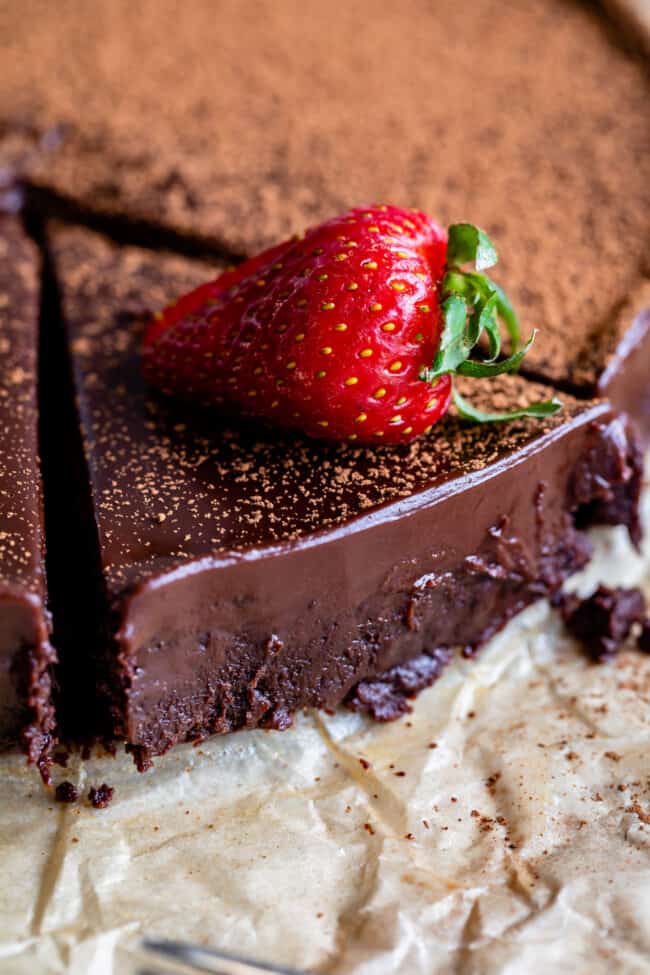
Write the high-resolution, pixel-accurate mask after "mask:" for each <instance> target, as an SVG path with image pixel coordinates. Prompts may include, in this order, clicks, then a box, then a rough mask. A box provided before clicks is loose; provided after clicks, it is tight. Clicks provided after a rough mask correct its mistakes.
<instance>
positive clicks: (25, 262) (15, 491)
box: [0, 216, 54, 768]
mask: <svg viewBox="0 0 650 975" xmlns="http://www.w3.org/2000/svg"><path fill="white" fill-rule="evenodd" d="M38 265H39V262H38V256H37V254H36V252H35V249H34V248H33V246H32V244H31V242H30V241H29V240H28V239H27V237H26V236H25V233H24V231H23V229H22V227H21V225H20V223H19V222H18V221H17V220H15V219H14V218H12V217H8V216H4V217H3V216H0V747H1V746H6V745H10V744H11V745H13V744H16V743H17V742H20V743H21V744H22V746H23V747H24V748H25V750H26V751H27V754H28V756H29V758H30V760H31V761H34V762H41V763H43V762H44V761H45V757H46V755H47V752H48V749H49V746H50V743H51V734H52V731H53V728H54V709H53V706H52V701H51V678H50V668H51V666H52V664H53V662H54V652H53V650H52V647H51V646H50V642H49V630H50V617H49V613H48V611H47V608H46V584H45V565H44V534H43V514H42V489H41V473H40V463H39V454H38V412H37V410H38V393H37V377H36V370H37V358H38V311H39V286H38ZM43 767H44V766H43ZM44 768H45V767H44Z"/></svg>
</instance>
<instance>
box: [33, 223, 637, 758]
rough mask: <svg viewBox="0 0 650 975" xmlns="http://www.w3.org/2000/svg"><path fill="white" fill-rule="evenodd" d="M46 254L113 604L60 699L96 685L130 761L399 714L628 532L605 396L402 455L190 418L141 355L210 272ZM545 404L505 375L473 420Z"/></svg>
mask: <svg viewBox="0 0 650 975" xmlns="http://www.w3.org/2000/svg"><path fill="white" fill-rule="evenodd" d="M52 242H53V254H54V258H55V262H56V267H57V272H58V275H59V281H60V287H61V291H62V308H63V317H64V323H65V329H66V332H67V337H68V341H69V343H70V349H71V355H72V365H73V377H74V386H75V393H76V395H77V397H78V403H79V419H80V424H81V430H82V433H83V437H84V442H85V450H86V458H87V462H88V472H89V493H90V497H91V500H92V503H93V507H94V517H95V522H96V526H97V539H98V558H99V562H100V564H101V584H100V588H101V590H102V598H103V600H104V607H103V617H102V624H103V632H104V639H103V643H102V648H101V652H100V653H99V654H98V655H97V658H96V660H97V668H96V671H95V673H94V674H91V673H90V671H89V669H88V668H85V667H84V666H83V663H84V660H85V659H87V646H86V645H85V643H84V641H80V642H78V644H77V645H76V646H74V645H69V646H68V647H66V648H65V651H66V656H67V673H68V674H69V675H72V674H74V673H75V671H76V672H77V681H76V684H75V682H74V680H73V678H72V677H71V676H70V677H69V679H68V680H67V682H66V683H67V687H66V693H67V694H68V700H67V704H66V707H67V708H68V709H69V710H71V709H73V708H74V706H75V701H76V700H80V699H82V698H88V697H92V695H93V693H94V694H95V695H96V700H97V702H98V704H97V706H96V707H94V709H95V710H96V711H97V710H98V708H99V707H100V706H101V703H102V702H105V703H106V704H107V708H106V709H105V712H104V721H105V722H106V725H105V728H106V730H108V731H110V732H111V733H113V734H115V735H117V736H118V737H121V738H123V739H125V740H126V742H127V743H128V745H129V747H130V748H131V749H132V750H134V751H135V752H136V755H137V756H138V757H139V759H140V761H145V760H146V758H147V756H149V755H155V754H160V753H162V752H164V751H166V750H167V749H168V748H170V747H171V746H172V745H173V744H175V743H177V742H180V741H187V740H197V739H200V738H202V737H204V736H206V735H209V734H214V733H219V732H227V731H233V730H236V729H238V728H252V727H257V726H262V727H274V728H283V727H286V726H287V725H288V724H289V723H290V721H291V715H292V713H293V712H295V711H296V710H297V709H299V708H302V707H307V706H314V707H326V708H331V707H333V706H334V705H336V704H337V703H339V702H340V701H342V700H344V699H347V700H348V701H349V702H350V703H352V704H353V706H355V707H363V708H366V709H367V710H368V711H370V712H371V713H373V714H374V715H375V716H376V717H379V718H386V717H392V716H395V715H396V714H397V713H399V711H400V710H401V709H402V708H403V704H401V703H400V701H401V699H402V698H403V697H405V696H409V695H411V694H412V693H414V692H415V691H416V690H417V689H418V688H419V687H421V686H424V685H425V684H426V683H427V682H430V680H431V679H433V678H434V677H435V676H436V674H437V672H439V670H440V669H441V666H442V665H443V663H444V661H445V659H446V657H447V655H448V650H449V648H451V647H456V646H461V647H462V648H464V649H465V651H466V652H467V653H471V652H473V651H474V650H475V649H476V648H478V647H479V646H480V645H481V644H482V643H484V642H485V641H486V640H487V639H488V638H489V637H490V636H491V635H492V634H494V633H495V632H496V631H497V630H498V629H499V628H500V627H502V626H503V625H504V624H505V622H506V621H507V620H508V619H509V618H510V617H512V616H513V615H514V614H515V613H517V612H518V611H519V610H521V609H523V608H524V607H525V606H526V605H528V604H529V603H530V602H532V601H534V600H535V599H538V598H540V597H542V596H545V595H549V594H551V593H553V592H555V591H556V590H557V588H558V587H559V586H560V585H561V583H562V581H563V580H564V579H565V578H566V576H567V575H569V574H570V573H571V572H573V571H575V570H576V569H577V568H579V567H580V566H582V565H583V564H584V563H585V561H586V559H587V558H588V554H589V546H588V543H587V540H586V538H585V536H584V534H583V531H582V527H583V526H585V525H587V524H590V523H594V522H599V521H600V522H606V523H621V524H626V525H628V527H629V528H630V530H631V532H632V534H636V532H637V531H638V524H637V521H636V502H637V499H638V493H639V489H640V480H641V472H640V459H639V457H640V455H639V451H638V447H637V445H636V443H635V440H634V436H633V433H632V432H631V430H630V427H629V425H628V423H627V421H626V420H625V419H624V418H620V417H618V416H617V415H616V414H615V413H614V412H613V411H612V410H611V408H610V407H609V406H608V405H607V404H605V403H602V402H592V403H580V402H578V401H576V400H573V399H571V398H570V397H565V409H564V411H563V413H562V414H561V415H560V416H557V417H554V418H549V419H546V420H544V421H543V422H541V423H540V422H535V421H529V420H522V421H516V422H512V423H509V424H507V425H505V426H503V425H502V426H493V427H491V428H485V427H480V426H476V425H474V426H472V425H466V424H463V423H461V422H460V421H459V420H458V419H456V418H454V417H448V418H446V419H445V420H444V421H443V422H442V423H441V424H440V425H439V426H438V427H436V429H435V432H434V435H432V436H431V437H430V438H428V439H425V440H421V441H417V442H415V443H413V444H410V445H403V446H399V447H392V448H391V447H384V448H379V447H378V448H358V447H356V448H355V447H352V446H350V445H334V444H321V443H316V442H314V441H308V440H303V439H300V438H299V437H294V436H292V435H278V433H277V431H269V432H268V433H267V431H266V430H264V429H263V428H262V427H260V426H259V425H249V426H243V425H238V424H236V423H229V422H227V421H225V420H224V419H223V418H220V417H217V416H210V415H206V414H205V413H204V414H200V413H199V414H194V413H192V412H191V411H189V410H187V409H185V408H181V407H180V406H179V405H178V404H176V403H172V402H169V401H164V400H162V399H159V398H157V397H155V396H154V395H152V394H150V392H149V391H148V390H147V389H146V388H145V386H144V384H143V381H142V378H141V371H140V362H139V355H138V347H139V342H140V336H141V331H142V325H143V321H144V319H145V317H146V314H147V311H152V310H155V309H157V308H159V307H161V306H163V305H164V304H165V303H166V302H167V301H169V300H170V299H171V298H172V297H174V296H176V295H178V294H179V293H181V292H183V291H185V290H187V289H188V288H189V287H191V286H192V285H193V284H196V283H198V282H199V281H200V280H203V279H205V277H206V276H207V275H208V273H209V271H208V269H207V268H206V267H205V266H204V265H199V264H196V263H191V262H189V261H187V260H182V259H179V258H173V257H169V256H164V255H162V254H151V253H148V252H145V251H141V250H137V249H135V248H120V247H117V246H114V245H112V244H110V243H107V242H106V241H104V240H102V239H101V238H99V237H97V236H95V235H93V234H91V233H89V232H86V231H83V230H71V229H65V228H61V227H55V228H53V230H52ZM475 393H476V391H474V394H475ZM548 394H549V390H548V389H544V388H540V387H535V386H532V385H531V384H529V383H527V382H526V381H525V380H522V379H518V378H516V377H506V378H503V379H501V380H500V381H498V382H496V383H495V384H494V385H492V386H491V393H490V397H491V399H490V402H489V403H488V402H484V403H482V405H483V406H485V407H488V406H489V407H492V408H503V407H506V406H513V405H515V404H517V403H519V402H521V401H522V400H523V399H526V400H527V399H530V398H531V396H533V397H543V396H544V397H545V396H548ZM64 662H65V661H64ZM91 681H94V682H95V688H94V689H93V687H91V686H90V682H91Z"/></svg>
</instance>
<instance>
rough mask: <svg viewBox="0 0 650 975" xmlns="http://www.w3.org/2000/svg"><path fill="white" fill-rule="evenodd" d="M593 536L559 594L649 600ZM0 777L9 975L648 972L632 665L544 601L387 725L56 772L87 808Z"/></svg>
mask: <svg viewBox="0 0 650 975" xmlns="http://www.w3.org/2000/svg"><path fill="white" fill-rule="evenodd" d="M645 509H646V519H647V520H648V522H649V523H650V497H647V498H646V501H645ZM594 537H595V540H596V546H597V553H596V557H595V559H594V561H593V563H592V564H591V565H590V567H589V568H588V570H587V571H586V572H585V573H583V574H582V576H581V577H580V578H579V579H578V580H576V582H575V583H574V585H579V586H580V587H581V588H583V589H584V590H585V591H590V590H591V588H593V586H594V584H595V582H596V580H598V579H606V580H608V581H610V582H620V583H624V584H626V585H633V584H637V583H641V584H642V585H644V586H645V587H646V589H649V588H650V551H649V550H648V547H646V550H645V552H644V554H643V556H642V557H639V556H638V555H636V554H635V553H634V552H633V551H632V550H631V548H630V546H629V544H628V543H627V541H626V539H625V536H624V533H623V532H622V531H619V530H618V529H615V530H603V531H598V532H596V533H595V535H594ZM0 767H1V772H2V793H1V796H0V864H1V866H0V871H1V877H0V971H2V972H3V973H6V975H36V973H41V972H42V973H47V975H50V973H62V972H66V973H74V975H113V973H115V975H118V973H119V975H122V973H130V972H133V971H135V970H136V969H137V965H138V960H139V959H140V958H141V956H140V955H139V951H138V944H139V941H140V938H141V937H142V935H143V934H149V935H161V936H166V937H174V938H181V939H190V940H195V941H199V942H202V943H207V944H213V945H215V946H219V947H221V948H225V949H229V950H233V951H238V952H245V953H247V954H249V955H252V956H255V957H257V958H259V959H261V960H265V961H274V962H278V963H284V964H290V965H294V966H297V967H300V968H303V969H308V970H310V971H313V972H319V973H331V975H334V973H336V975H343V973H345V975H348V973H353V975H383V973H388V972H408V973H409V975H425V973H426V975H432V973H435V975H437V973H440V975H442V973H451V972H455V973H456V972H457V973H476V975H478V973H481V975H483V973H492V972H499V973H515V972H516V973H527V975H535V973H549V972H553V973H565V972H566V973H569V972H570V973H576V972H578V973H582V972H584V973H589V975H598V973H600V972H602V973H605V972H607V973H611V972H613V971H617V972H626V973H627V972H629V973H636V972H650V658H649V657H646V656H643V655H641V654H639V653H637V652H632V651H630V652H625V653H623V654H621V655H620V656H619V657H618V658H617V659H616V661H615V662H613V663H612V664H607V665H594V664H591V663H590V662H589V661H588V660H587V659H586V658H585V656H584V655H583V654H582V653H581V652H580V650H579V649H578V648H577V647H576V646H575V645H574V644H573V643H572V641H571V640H570V639H569V638H568V637H567V635H566V633H565V632H564V630H563V628H562V625H561V623H560V622H559V620H558V619H557V618H556V616H555V615H554V614H553V613H552V611H551V610H550V609H549V607H548V606H547V604H545V603H542V604H538V605H536V606H534V607H531V608H530V609H529V610H527V611H526V612H525V613H523V614H522V615H521V616H520V617H518V619H516V620H515V621H514V622H513V623H511V624H510V625H509V626H508V627H507V629H506V630H505V631H504V632H503V633H502V634H501V635H499V636H498V637H497V638H496V639H494V640H493V641H492V642H491V644H490V645H489V646H488V647H487V648H486V649H485V650H484V651H483V653H482V654H481V655H480V657H479V658H478V660H476V661H474V662H468V661H462V660H459V661H457V662H455V663H454V664H453V665H452V666H451V667H450V668H449V669H448V671H447V672H446V674H445V675H444V677H443V678H442V679H441V680H440V681H439V682H438V684H436V685H435V686H434V687H433V688H431V690H429V691H427V692H425V693H424V694H422V695H421V696H420V698H419V699H418V701H417V702H416V704H415V707H414V710H413V713H412V714H411V715H410V716H408V717H406V718H405V719H402V720H400V721H398V722H396V723H392V724H388V725H378V724H375V723H372V722H370V721H368V720H365V719H363V718H361V717H359V716H357V715H354V714H350V713H346V712H344V711H341V712H340V713H337V714H336V715H335V716H333V717H329V716H327V715H323V714H311V715H308V716H303V717H300V718H299V720H298V721H297V724H296V727H295V728H294V729H293V730H291V731H288V732H284V733H278V732H251V733H243V734H237V735H233V736H230V737H226V738H221V739H219V738H217V739H214V740H211V741H209V742H206V743H204V744H202V745H201V746H200V747H196V748H195V747H181V748H179V749H177V750H176V751H174V752H173V753H172V754H170V755H168V756H166V757H164V758H163V759H159V760H158V761H157V762H156V767H155V768H154V769H153V771H151V772H148V773H146V774H145V775H139V774H138V773H137V772H136V771H135V769H134V767H133V765H132V763H131V760H130V758H128V757H127V756H124V755H120V756H118V758H117V759H111V758H109V757H97V758H93V759H92V760H90V761H86V762H81V761H80V760H79V759H78V758H73V759H72V760H71V762H70V766H69V768H68V769H67V770H62V769H58V770H56V774H57V779H58V780H59V781H60V780H61V779H62V778H68V779H70V780H72V781H73V782H75V783H76V784H77V785H78V786H79V787H80V790H81V792H82V794H83V795H84V796H85V795H86V794H87V792H88V789H89V787H90V785H98V784H100V783H102V782H104V781H106V782H108V783H109V784H110V785H112V786H113V787H114V788H115V798H114V800H113V802H112V804H111V805H110V806H109V807H108V808H107V809H105V810H102V811H97V810H93V809H92V808H90V806H89V805H88V804H87V803H85V804H81V805H75V806H63V805H60V804H57V803H55V802H53V801H52V799H51V796H50V795H48V794H47V793H46V792H45V791H44V790H43V789H42V788H41V786H40V783H39V782H38V780H37V777H36V776H35V774H34V772H33V770H27V769H26V768H25V767H24V765H23V761H22V759H21V758H20V757H18V756H13V757H11V756H10V757H7V756H5V757H3V758H2V760H1V766H0Z"/></svg>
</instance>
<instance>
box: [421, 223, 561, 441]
mask: <svg viewBox="0 0 650 975" xmlns="http://www.w3.org/2000/svg"><path fill="white" fill-rule="evenodd" d="M497 260H498V258H497V252H496V250H495V248H494V245H493V244H492V241H491V240H490V238H489V237H488V235H487V234H486V233H485V232H484V231H483V230H480V229H479V228H478V227H475V226H474V225H473V224H469V223H459V224H453V225H452V226H451V227H450V228H449V237H448V244H447V270H446V273H445V275H444V277H443V280H442V293H443V302H442V313H443V321H444V327H443V331H442V335H441V339H440V346H439V348H438V352H437V354H436V357H435V360H434V362H433V365H432V366H431V367H425V368H423V369H422V370H421V371H420V379H422V380H423V381H424V382H427V383H433V382H435V381H436V380H438V379H439V378H440V377H441V376H445V375H449V376H454V375H458V376H471V377H473V378H475V379H483V378H489V377H492V376H499V375H502V374H503V373H509V372H515V371H516V370H517V369H518V368H519V366H520V364H521V362H522V360H523V359H524V357H525V355H526V353H527V352H528V350H529V349H530V347H531V345H532V344H533V342H534V340H535V335H536V332H535V331H533V333H532V335H531V336H530V338H529V339H528V341H527V342H526V343H525V344H524V345H523V346H522V345H521V333H520V328H519V320H518V318H517V314H516V312H515V310H514V308H513V306H512V303H511V301H510V299H509V298H508V296H507V295H506V293H505V291H503V289H502V288H501V287H500V286H499V285H497V284H496V283H495V282H494V281H492V280H491V279H490V278H488V277H487V275H485V274H483V273H481V272H482V271H483V270H484V269H485V268H489V267H492V266H493V265H494V264H496V262H497ZM470 263H471V264H474V266H475V268H476V270H474V271H468V270H463V269H462V267H461V265H463V264H470ZM501 323H502V324H503V325H504V327H505V329H506V331H507V333H508V336H509V338H510V346H511V354H510V355H509V356H508V357H506V358H500V355H501V328H500V326H501ZM482 336H485V340H486V341H487V346H488V355H487V356H482V357H481V358H477V357H476V355H475V353H476V351H477V347H478V350H479V351H480V349H481V347H480V346H479V345H478V343H479V340H480V339H481V337H482ZM453 395H454V402H455V403H456V407H457V409H458V412H459V414H460V415H461V416H462V417H463V418H464V419H467V420H472V421H474V422H478V423H493V422H498V421H503V420H507V419H515V418H518V417H522V416H538V417H539V416H549V415H552V414H553V413H556V412H557V411H558V409H560V407H561V404H560V402H559V400H556V399H553V400H549V401H545V402H543V403H534V404H532V405H531V406H529V407H525V408H523V409H519V410H514V411H512V412H510V413H485V412H483V411H481V410H477V409H475V408H474V407H473V406H471V404H470V403H468V402H467V401H466V400H465V399H464V398H463V397H462V396H461V395H460V393H458V391H457V390H454V393H453Z"/></svg>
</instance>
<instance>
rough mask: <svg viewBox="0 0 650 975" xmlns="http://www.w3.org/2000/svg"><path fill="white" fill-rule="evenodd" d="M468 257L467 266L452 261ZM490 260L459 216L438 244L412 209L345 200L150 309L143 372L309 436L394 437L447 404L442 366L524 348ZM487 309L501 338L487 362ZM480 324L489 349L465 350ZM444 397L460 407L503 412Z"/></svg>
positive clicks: (433, 228)
mask: <svg viewBox="0 0 650 975" xmlns="http://www.w3.org/2000/svg"><path fill="white" fill-rule="evenodd" d="M470 260H472V261H475V262H476V267H477V271H476V272H465V271H462V270H460V265H461V264H464V263H467V262H468V261H470ZM495 261H496V254H495V252H494V249H493V247H492V245H491V243H490V241H489V240H488V238H487V237H486V235H485V234H483V233H482V232H481V231H479V230H478V229H477V228H475V227H472V226H471V225H469V224H457V225H455V226H453V227H451V228H450V231H449V242H448V237H447V233H446V232H445V231H444V230H443V229H442V228H441V227H440V226H439V225H438V224H437V223H435V222H434V221H433V220H431V219H430V218H429V217H427V216H426V215H425V214H423V213H419V212H417V211H414V210H403V209H400V208H398V207H392V206H376V207H371V208H368V209H365V210H364V209H355V210H351V211H350V212H348V213H346V214H344V215H343V216H341V217H336V218H335V219H333V220H330V221H328V222H327V223H325V224H322V225H321V226H319V227H315V228H313V229H312V230H309V231H308V232H307V233H306V234H305V236H304V237H303V238H300V239H293V240H289V241H286V242H285V243H283V244H279V245H278V246H276V247H273V248H271V249H270V250H268V251H266V252H265V253H263V254H260V255H258V256H257V257H255V258H252V259H251V260H249V261H246V262H244V263H243V264H242V265H240V266H239V267H238V268H236V269H235V270H233V271H227V272H226V273H225V274H222V275H221V276H220V277H219V278H217V279H216V280H215V281H213V282H210V283H209V284H205V285H202V286H201V287H199V288H197V289H196V290H195V291H193V292H191V293H190V294H189V295H186V296H184V297H183V298H180V299H179V300H178V301H177V302H176V303H175V304H174V305H171V306H170V307H168V308H167V309H165V310H164V311H163V312H162V313H159V314H158V315H157V316H156V317H155V319H154V320H153V321H152V322H151V324H150V325H149V328H148V330H147V332H146V334H145V339H144V350H143V354H144V368H145V375H146V377H147V379H148V380H149V381H150V382H151V383H152V384H154V385H156V386H158V387H159V388H160V389H161V390H163V391H164V392H165V393H170V394H174V395H176V396H180V397H183V398H184V399H194V400H196V399H198V400H200V401H201V402H203V403H206V404H209V405H215V404H216V405H224V406H225V407H230V408H232V407H236V408H237V409H238V410H239V411H240V412H243V413H246V414H249V415H255V416H262V417H265V418H268V419H272V420H273V421H274V422H276V423H279V424H281V425H283V426H288V427H297V428H299V429H300V430H303V431H304V432H305V433H307V434H309V435H311V436H315V437H327V438H331V439H336V440H345V439H347V440H357V441H359V442H363V441H366V442H375V443H376V442H390V443H400V442H401V443H403V442H405V441H408V440H411V439H413V438H414V437H417V436H419V435H420V434H422V433H428V432H429V430H430V429H431V426H432V425H433V424H434V423H435V422H436V420H438V419H439V418H440V417H441V416H442V415H443V414H444V413H445V412H446V411H447V408H448V406H449V403H450V399H451V396H452V380H451V375H452V374H453V373H461V374H466V375H475V376H482V375H495V374H496V373H499V372H505V371H510V370H512V369H514V368H516V367H517V365H518V364H519V362H520V361H521V358H522V357H523V355H524V354H525V351H526V349H527V346H526V347H525V348H524V349H523V350H520V351H517V349H516V346H517V344H518V339H519V333H518V325H517V321H516V317H515V315H514V312H513V311H512V308H511V306H510V304H509V302H508V300H507V298H506V297H505V295H504V293H503V292H502V291H501V290H500V289H499V288H498V287H497V286H496V285H494V284H493V283H492V282H491V281H489V279H488V278H486V277H485V276H484V275H482V274H480V273H478V272H479V271H480V270H481V269H482V268H483V267H488V266H490V264H493V263H494V262H495ZM497 315H500V316H501V317H502V318H503V320H504V321H505V323H506V325H507V327H508V330H509V331H510V334H511V337H512V339H513V344H514V346H515V354H513V355H512V356H511V357H510V358H509V359H506V360H505V361H501V362H497V361H496V359H497V357H498V355H499V351H500V339H499V328H498V324H497ZM483 331H485V332H486V334H487V337H488V340H489V343H490V351H491V357H490V359H488V360H482V361H476V360H470V361H468V359H469V355H470V353H471V352H472V350H473V349H474V347H475V345H476V342H477V341H478V339H479V338H480V336H481V334H482V332H483ZM531 341H532V339H531ZM456 402H457V405H458V406H459V408H460V410H461V412H464V414H465V415H467V416H469V417H471V418H473V419H486V418H489V419H502V418H504V416H503V415H501V414H500V415H498V416H495V415H490V416H489V417H485V416H484V415H481V414H478V413H477V412H476V411H474V410H472V408H471V407H470V406H469V404H467V403H465V401H463V400H461V399H460V397H459V396H458V395H456ZM557 408H558V405H557V404H555V403H554V404H536V405H534V406H533V407H532V408H531V409H530V411H524V412H532V413H533V414H539V413H543V412H552V411H553V410H555V409H557Z"/></svg>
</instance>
